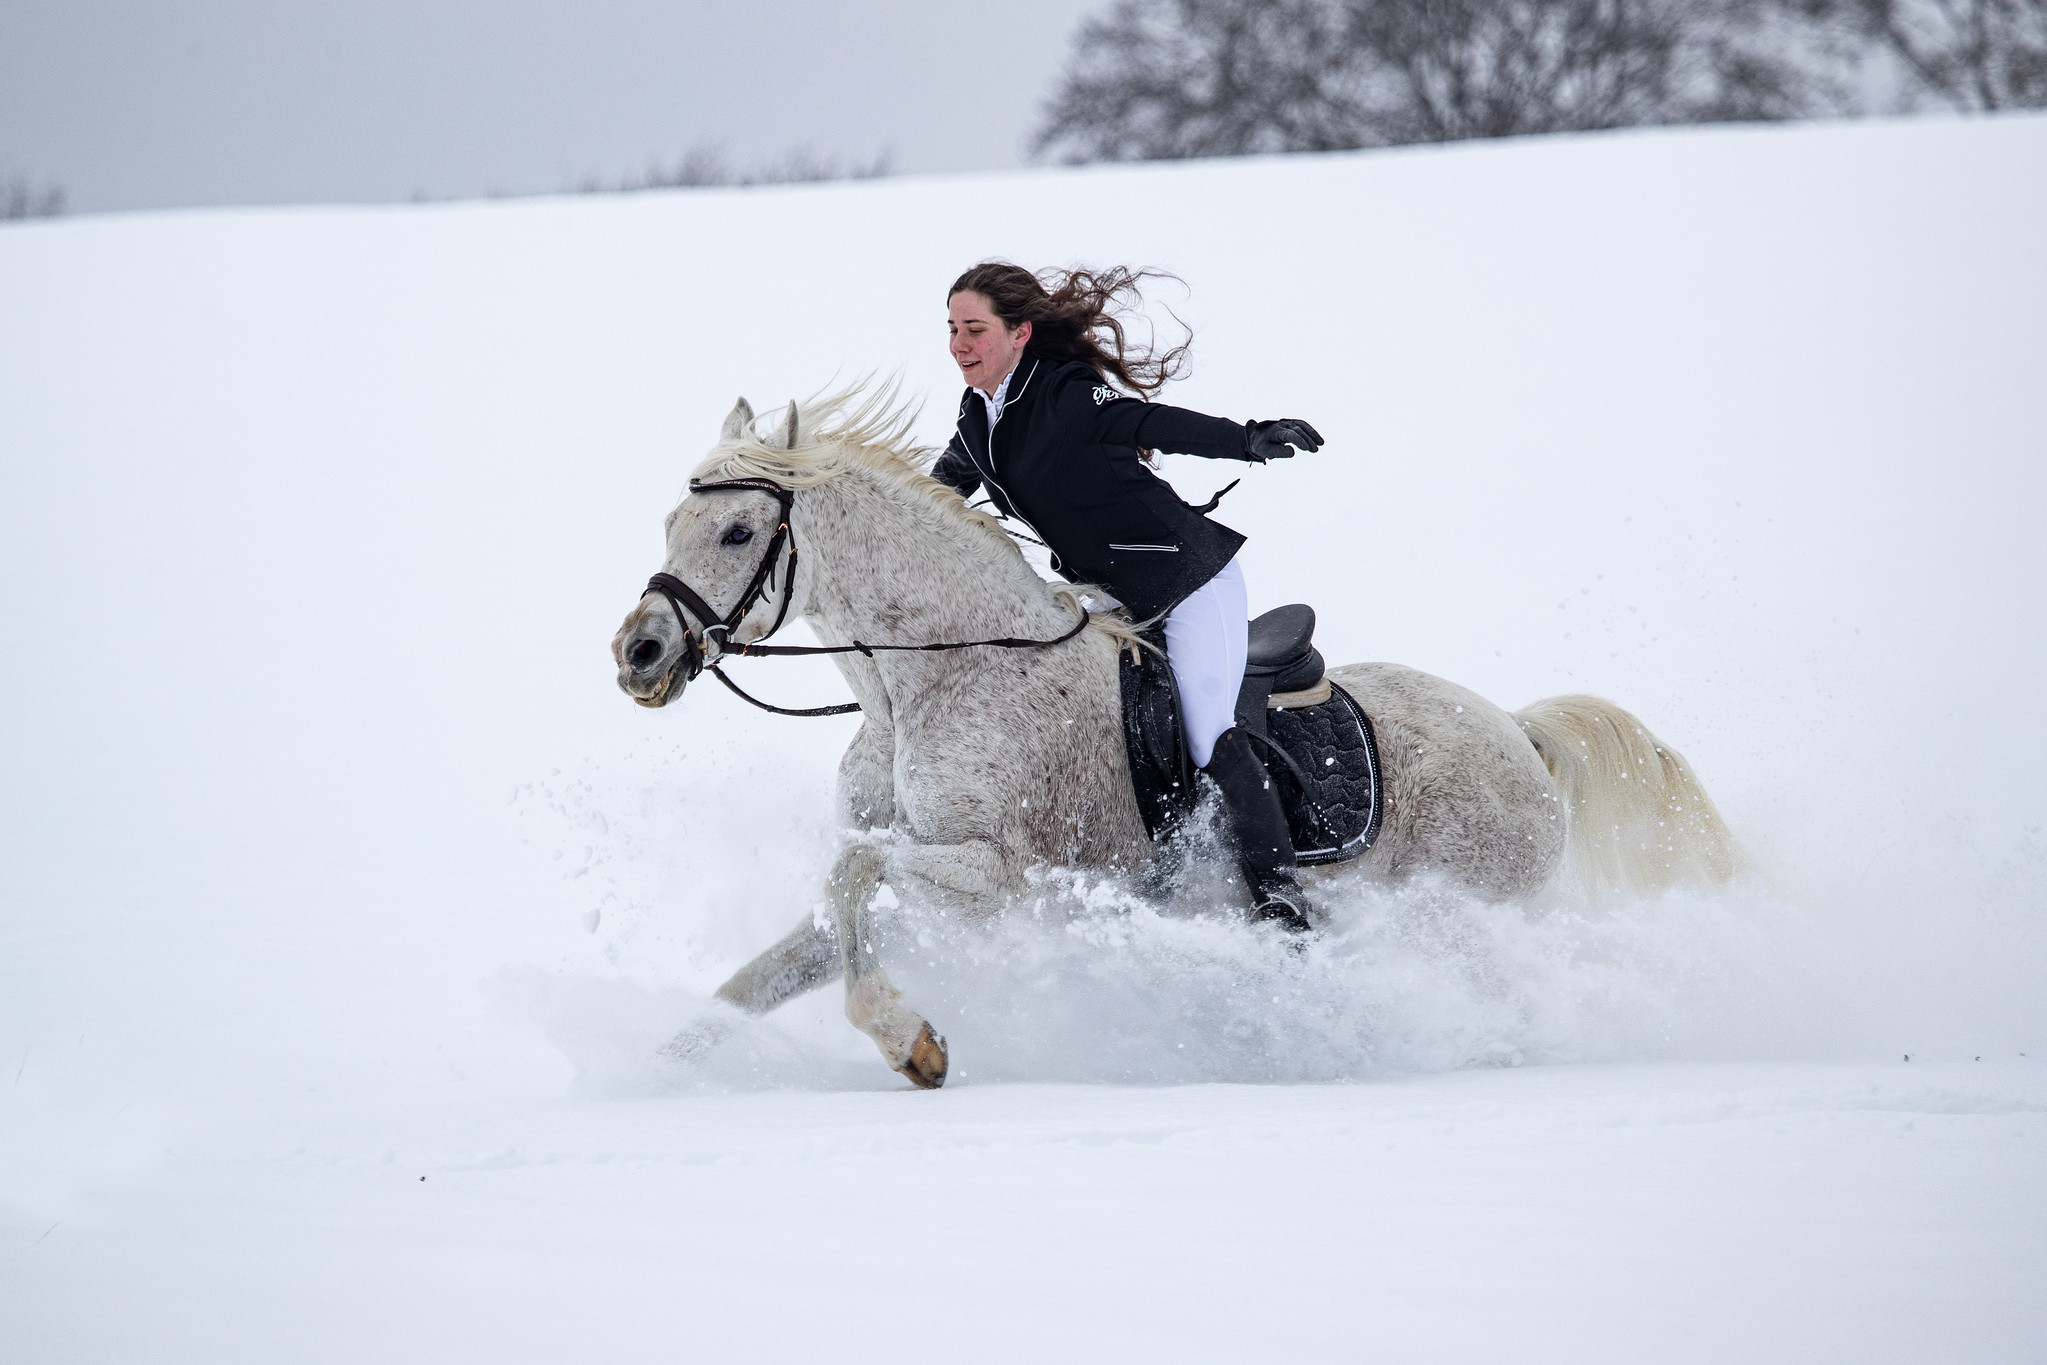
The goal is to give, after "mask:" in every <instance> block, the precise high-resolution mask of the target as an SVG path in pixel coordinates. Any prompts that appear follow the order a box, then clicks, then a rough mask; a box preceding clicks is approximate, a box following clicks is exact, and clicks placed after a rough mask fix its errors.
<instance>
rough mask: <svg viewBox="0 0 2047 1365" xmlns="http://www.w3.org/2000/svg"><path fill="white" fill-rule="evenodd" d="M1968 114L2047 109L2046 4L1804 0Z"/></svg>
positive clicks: (2045, 0)
mask: <svg viewBox="0 0 2047 1365" xmlns="http://www.w3.org/2000/svg"><path fill="white" fill-rule="evenodd" d="M1802 5H1803V8H1804V9H1805V11H1806V12H1807V13H1808V14H1810V15H1811V16H1812V17H1813V18H1815V19H1817V20H1819V21H1821V22H1825V23H1831V24H1833V25H1836V26H1837V27H1839V28H1841V29H1844V30H1846V31H1847V32H1848V33H1851V34H1853V35H1855V36H1857V37H1859V38H1861V39H1863V40H1865V41H1867V42H1869V43H1872V44H1874V45H1876V46H1877V47H1878V48H1880V49H1881V50H1882V51H1884V52H1886V53H1888V54H1889V55H1890V56H1891V57H1892V58H1893V59H1894V60H1896V61H1897V62H1899V63H1900V64H1901V65H1902V66H1903V67H1904V69H1905V71H1906V72H1907V73H1908V76H1909V82H1908V84H1909V85H1910V86H1912V87H1914V88H1915V89H1916V92H1917V93H1921V94H1923V95H1926V96H1930V97H1932V98H1933V99H1936V100H1939V101H1941V102H1942V103H1945V104H1948V105H1950V106H1952V107H1953V108H1956V109H1960V110H1963V111H1977V110H1988V109H2042V108H2047V0H1802Z"/></svg>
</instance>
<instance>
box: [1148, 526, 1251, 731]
mask: <svg viewBox="0 0 2047 1365" xmlns="http://www.w3.org/2000/svg"><path fill="white" fill-rule="evenodd" d="M1248 601H1249V599H1248V597H1247V596H1246V594H1245V592H1244V571H1243V570H1242V569H1241V568H1239V567H1238V566H1237V561H1236V560H1234V559H1232V560H1231V561H1230V562H1229V563H1228V564H1226V565H1224V566H1223V571H1222V572H1221V573H1219V574H1217V575H1216V576H1215V577H1214V578H1211V579H1209V580H1208V581H1207V582H1206V583H1203V584H1202V585H1201V586H1200V587H1198V588H1196V589H1195V590H1194V591H1193V592H1192V593H1189V594H1188V595H1187V598H1186V600H1185V601H1183V602H1181V603H1180V605H1179V606H1177V607H1174V608H1173V612H1172V615H1170V616H1168V617H1167V618H1166V657H1167V658H1168V659H1170V660H1171V661H1172V665H1173V681H1174V682H1175V683H1177V684H1178V685H1179V688H1180V723H1181V724H1182V725H1183V726H1184V727H1185V728H1186V731H1187V748H1188V750H1189V751H1190V752H1192V753H1193V755H1194V766H1195V767H1197V768H1206V767H1207V766H1208V760H1209V757H1210V755H1212V754H1213V753H1214V752H1215V741H1216V739H1217V737H1218V736H1220V735H1221V734H1222V732H1223V731H1225V730H1227V729H1229V728H1230V727H1231V726H1232V725H1235V724H1236V723H1237V691H1238V689H1239V688H1241V687H1242V686H1243V685H1244V655H1245V653H1246V652H1247V651H1248V650H1249V649H1250V647H1251V624H1250V621H1251V614H1250V608H1249V606H1248Z"/></svg>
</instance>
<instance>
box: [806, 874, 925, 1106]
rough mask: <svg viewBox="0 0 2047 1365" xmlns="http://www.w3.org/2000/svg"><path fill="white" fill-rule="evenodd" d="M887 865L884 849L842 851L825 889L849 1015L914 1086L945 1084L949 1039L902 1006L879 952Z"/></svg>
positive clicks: (854, 1023)
mask: <svg viewBox="0 0 2047 1365" xmlns="http://www.w3.org/2000/svg"><path fill="white" fill-rule="evenodd" d="M886 867H887V861H886V859H884V858H883V856H882V853H881V850H879V849H877V848H875V847H873V846H872V845H870V844H852V845H849V846H848V847H847V848H846V850H845V851H844V852H843V853H841V854H839V860H838V862H837V863H836V864H834V865H833V867H832V875H831V879H830V880H829V881H828V882H827V883H826V891H827V893H828V894H829V896H830V898H831V904H832V915H833V919H834V920H835V922H836V924H837V926H838V938H839V966H840V970H841V971H842V972H843V973H844V974H845V978H846V1018H847V1019H848V1020H850V1021H851V1022H852V1025H853V1027H854V1028H857V1029H859V1030H860V1031H861V1032H862V1033H864V1034H866V1035H867V1036H868V1037H870V1038H872V1039H873V1040H874V1045H875V1046H876V1047H878V1048H880V1049H881V1055H882V1057H883V1058H884V1059H885V1060H886V1061H887V1062H888V1064H889V1065H890V1066H891V1067H893V1068H895V1069H896V1070H897V1071H899V1072H901V1073H902V1074H903V1075H904V1076H906V1077H908V1078H909V1080H910V1082H911V1084H913V1085H917V1086H920V1087H922V1088H923V1089H926V1090H936V1089H937V1088H938V1087H939V1086H941V1085H944V1084H945V1069H946V1052H945V1039H943V1038H941V1037H940V1036H939V1035H938V1034H937V1033H936V1032H935V1031H933V1029H932V1027H931V1025H930V1024H928V1023H926V1022H925V1021H924V1020H923V1019H922V1018H920V1017H919V1016H918V1015H917V1014H916V1012H915V1011H913V1010H911V1009H910V1008H909V1007H908V1006H906V1005H905V1004H903V997H902V992H901V991H898V990H897V989H896V988H895V986H894V984H893V983H891V982H890V981H889V979H888V973H887V972H885V971H883V970H882V967H881V959H880V957H878V956H877V955H876V954H875V951H874V922H873V914H874V893H875V892H876V891H878V890H880V889H881V879H882V873H883V872H884V870H885V869H886Z"/></svg>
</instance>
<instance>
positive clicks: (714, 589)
mask: <svg viewBox="0 0 2047 1365" xmlns="http://www.w3.org/2000/svg"><path fill="white" fill-rule="evenodd" d="M798 422H799V414H798V408H797V405H796V404H795V403H793V402H792V403H790V404H789V410H788V412H787V414H786V415H784V416H783V417H782V418H781V419H780V420H778V421H777V422H776V423H775V428H774V430H773V431H772V432H769V433H768V434H766V435H761V434H759V433H757V432H756V431H755V429H754V413H753V407H752V406H751V405H750V404H749V403H748V402H747V401H746V400H745V399H744V398H742V399H740V400H739V401H738V402H737V403H736V404H734V405H733V408H732V411H731V413H730V414H728V415H727V416H726V418H725V426H724V429H723V430H722V431H721V432H720V433H719V438H718V445H717V446H716V447H714V448H713V450H712V454H713V455H716V454H717V452H718V451H719V450H721V449H726V448H732V447H737V446H739V445H740V444H741V443H742V442H748V441H751V442H754V443H756V444H758V445H762V446H765V447H767V448H768V449H770V450H790V449H793V448H795V446H796V444H797V440H798V435H799V433H798V429H797V428H798ZM736 483H737V484H738V485H740V486H733V484H732V483H727V484H724V485H722V486H721V485H719V484H715V483H714V484H698V483H697V482H696V481H694V480H692V481H691V486H690V490H689V491H688V492H687V493H686V494H685V495H684V497H683V499H682V501H681V502H680V503H678V504H677V505H676V507H675V510H674V511H672V512H670V513H669V514H668V521H667V539H668V548H667V553H666V556H665V557H664V558H663V560H662V563H661V573H660V574H658V575H656V576H655V579H654V581H653V582H652V583H650V584H649V586H648V589H647V591H646V593H645V594H644V595H642V596H641V598H640V601H639V603H638V605H636V606H635V607H634V608H633V609H632V610H631V611H630V612H628V613H626V618H625V622H624V624H622V625H621V626H619V628H618V634H617V635H615V636H613V637H612V640H611V657H612V659H613V660H614V661H615V662H616V663H617V664H618V685H619V689H620V690H621V691H623V692H624V693H625V694H626V695H627V696H629V697H631V698H632V699H633V700H634V701H636V702H638V703H639V704H640V705H642V706H666V705H667V704H668V703H669V702H671V701H673V700H675V698H677V697H679V696H681V695H682V692H683V689H684V688H686V687H688V685H689V684H690V682H691V681H692V680H694V679H695V677H696V675H697V674H698V673H699V672H700V671H701V670H702V669H704V668H705V667H707V666H709V665H711V664H714V663H716V662H717V661H718V659H719V657H720V656H721V655H722V654H723V653H724V652H725V649H726V646H727V643H728V640H729V641H730V642H731V643H734V644H738V643H744V642H747V641H752V640H758V639H761V638H762V637H763V636H765V635H766V634H768V633H769V632H770V631H771V630H773V629H774V627H775V625H776V624H778V623H779V622H780V620H781V618H782V616H783V615H784V614H785V612H786V609H787V601H786V597H787V594H788V593H789V592H791V591H793V589H794V584H793V583H791V582H789V581H787V579H786V578H785V579H784V581H783V582H781V583H780V584H779V585H778V584H777V583H776V581H775V580H776V573H775V570H776V566H777V561H780V560H783V559H784V558H785V557H786V555H787V553H788V549H787V546H788V544H789V541H788V536H789V532H788V530H787V527H786V523H787V517H788V507H789V501H790V497H791V494H790V493H789V491H788V490H786V489H780V488H777V487H774V486H772V485H766V484H763V483H762V482H761V481H758V480H739V481H736ZM788 577H790V578H793V574H791V575H789V576H788ZM735 613H736V614H737V619H733V617H734V614H735Z"/></svg>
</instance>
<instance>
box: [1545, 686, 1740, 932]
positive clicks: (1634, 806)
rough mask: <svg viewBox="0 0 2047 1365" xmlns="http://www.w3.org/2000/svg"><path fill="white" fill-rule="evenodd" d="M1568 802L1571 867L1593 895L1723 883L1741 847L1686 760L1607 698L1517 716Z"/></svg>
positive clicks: (1553, 701)
mask: <svg viewBox="0 0 2047 1365" xmlns="http://www.w3.org/2000/svg"><path fill="white" fill-rule="evenodd" d="M1514 719H1515V720H1516V721H1518V722H1520V725H1521V730H1522V733H1524V734H1526V735H1527V736H1528V740H1529V742H1530V743H1531V744H1533V745H1534V746H1535V751H1536V752H1537V753H1539V754H1541V755H1542V761H1543V764H1544V765H1545V766H1546V767H1547V768H1548V769H1549V775H1550V777H1551V778H1552V779H1553V780H1554V781H1555V782H1556V784H1557V792H1558V795H1559V796H1560V797H1561V798H1562V800H1563V804H1564V819H1565V822H1566V823H1565V837H1566V843H1565V853H1564V860H1565V868H1566V875H1567V876H1575V878H1576V880H1577V881H1578V882H1579V883H1580V884H1581V886H1582V887H1583V889H1584V890H1585V892H1586V893H1587V894H1589V895H1592V896H1595V897H1597V896H1601V895H1605V894H1608V893H1611V892H1619V893H1621V894H1631V895H1647V894H1653V893H1655V892H1658V891H1662V890H1664V889H1666V888H1668V887H1672V886H1678V885H1682V884H1686V883H1690V884H1693V885H1709V886H1710V885H1718V884H1720V883H1723V882H1726V881H1727V880H1729V879H1730V878H1731V877H1733V876H1734V874H1735V873H1736V872H1737V871H1739V870H1740V867H1741V861H1742V859H1741V849H1740V847H1739V846H1738V845H1737V844H1736V843H1735V841H1734V834H1733V832H1732V831H1730V830H1729V829H1728V828H1727V822H1726V821H1725V820H1723V819H1722V818H1721V817H1720V812H1719V811H1718V810H1717V809H1715V808H1714V805H1713V800H1712V798H1711V797H1709V796H1707V795H1706V789H1705V788H1704V787H1702V786H1700V785H1699V780H1698V778H1696V777H1694V776H1693V775H1692V769H1691V765H1690V764H1689V763H1686V762H1685V760H1684V756H1683V755H1682V754H1680V753H1678V751H1677V750H1675V749H1673V748H1671V747H1670V746H1669V745H1668V744H1665V743H1663V742H1662V741H1661V740H1659V739H1657V738H1656V736H1654V735H1652V734H1650V733H1649V729H1648V727H1647V726H1645V725H1643V724H1642V722H1641V721H1639V720H1637V719H1635V717H1633V716H1631V715H1629V714H1628V713H1627V712H1626V711H1623V710H1622V709H1621V708H1620V707H1618V706H1615V705H1614V704H1613V703H1612V702H1610V701H1601V700H1600V699H1599V698H1598V697H1587V696H1570V697H1550V698H1548V699H1547V700H1545V701H1539V702H1536V703H1535V704H1534V705H1532V706H1528V707H1524V708H1523V709H1522V710H1520V711H1517V712H1515V713H1514Z"/></svg>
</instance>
